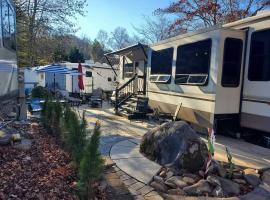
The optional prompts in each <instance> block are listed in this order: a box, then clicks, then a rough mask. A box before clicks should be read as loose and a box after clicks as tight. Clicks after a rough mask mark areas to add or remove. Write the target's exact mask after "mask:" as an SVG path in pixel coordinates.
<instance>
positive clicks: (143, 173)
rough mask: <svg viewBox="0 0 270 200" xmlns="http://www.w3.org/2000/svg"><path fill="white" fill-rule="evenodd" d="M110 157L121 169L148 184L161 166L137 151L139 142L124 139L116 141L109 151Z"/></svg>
mask: <svg viewBox="0 0 270 200" xmlns="http://www.w3.org/2000/svg"><path fill="white" fill-rule="evenodd" d="M110 156H111V159H112V160H113V161H114V162H115V163H116V165H117V167H119V168H120V169H121V170H122V171H124V172H125V173H126V174H128V175H129V176H131V177H133V178H135V179H137V180H138V181H140V182H142V183H144V184H148V183H149V182H150V181H151V180H152V178H153V176H155V175H156V174H157V173H158V171H159V170H160V169H161V166H160V165H158V164H157V163H155V162H152V161H150V160H148V159H147V158H145V157H144V156H143V155H142V154H141V153H140V152H139V143H138V142H137V141H136V142H134V140H124V141H121V142H118V143H116V144H115V145H114V146H113V147H112V148H111V152H110Z"/></svg>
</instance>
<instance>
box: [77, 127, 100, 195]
mask: <svg viewBox="0 0 270 200" xmlns="http://www.w3.org/2000/svg"><path fill="white" fill-rule="evenodd" d="M99 139H100V124H99V122H97V123H96V125H95V128H94V131H93V134H92V136H91V139H90V141H89V143H88V145H87V146H86V149H85V151H84V155H83V158H82V160H81V162H80V169H79V176H80V181H79V190H80V195H81V197H82V199H87V198H89V197H90V196H92V195H93V192H94V191H93V188H92V187H91V186H92V185H93V183H94V182H95V181H96V180H98V179H99V178H100V177H101V174H102V171H103V165H104V160H103V159H102V157H101V154H100V152H99Z"/></svg>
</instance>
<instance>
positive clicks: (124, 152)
mask: <svg viewBox="0 0 270 200" xmlns="http://www.w3.org/2000/svg"><path fill="white" fill-rule="evenodd" d="M110 154H111V159H113V160H115V159H123V158H140V157H143V155H142V154H140V152H139V148H135V146H131V147H126V146H118V145H117V146H113V147H112V148H111V152H110Z"/></svg>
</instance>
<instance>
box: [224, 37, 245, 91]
mask: <svg viewBox="0 0 270 200" xmlns="http://www.w3.org/2000/svg"><path fill="white" fill-rule="evenodd" d="M242 48H243V41H242V40H241V39H236V38H226V40H225V44H224V56H223V69H222V80H221V85H222V86H223V87H238V86H239V82H240V72H241V61H242Z"/></svg>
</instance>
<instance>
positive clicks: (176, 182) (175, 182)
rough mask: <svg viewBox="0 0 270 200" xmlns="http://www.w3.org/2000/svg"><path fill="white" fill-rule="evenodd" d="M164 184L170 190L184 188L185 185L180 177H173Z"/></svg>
mask: <svg viewBox="0 0 270 200" xmlns="http://www.w3.org/2000/svg"><path fill="white" fill-rule="evenodd" d="M165 184H166V185H168V186H169V187H171V188H177V187H178V188H184V187H186V186H187V183H186V182H184V181H182V180H181V177H180V176H173V177H171V178H169V179H167V180H166V181H165Z"/></svg>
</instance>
